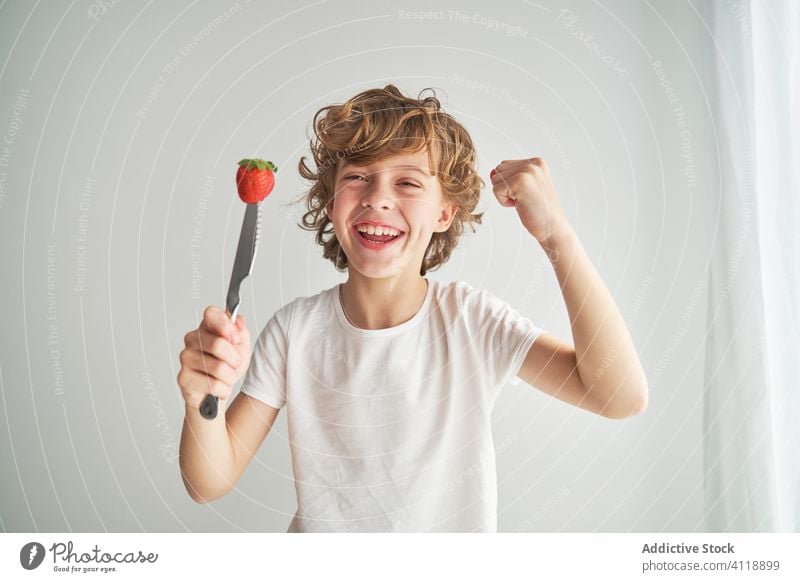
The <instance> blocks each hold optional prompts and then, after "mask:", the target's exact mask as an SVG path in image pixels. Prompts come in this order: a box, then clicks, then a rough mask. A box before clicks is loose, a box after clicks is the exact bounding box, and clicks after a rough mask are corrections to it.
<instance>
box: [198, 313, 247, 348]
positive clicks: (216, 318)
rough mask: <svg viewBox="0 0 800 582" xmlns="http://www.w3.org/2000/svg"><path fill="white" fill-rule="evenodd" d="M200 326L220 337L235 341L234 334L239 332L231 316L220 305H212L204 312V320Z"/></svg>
mask: <svg viewBox="0 0 800 582" xmlns="http://www.w3.org/2000/svg"><path fill="white" fill-rule="evenodd" d="M200 327H202V328H204V329H206V330H208V331H210V332H211V333H213V334H215V335H218V336H220V337H224V338H227V339H228V340H229V341H233V335H234V334H235V333H238V332H237V331H236V326H235V325H233V322H232V321H231V318H230V316H229V315H228V314H227V313H226V312H225V311H223V310H222V309H221V308H220V307H217V306H215V305H211V306H209V307H207V308H206V310H205V311H204V312H203V322H202V323H201V324H200Z"/></svg>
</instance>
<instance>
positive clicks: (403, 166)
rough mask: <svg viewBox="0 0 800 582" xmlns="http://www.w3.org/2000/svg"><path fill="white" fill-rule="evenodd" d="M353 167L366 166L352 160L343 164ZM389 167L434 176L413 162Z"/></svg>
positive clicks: (343, 167) (345, 166) (344, 167)
mask: <svg viewBox="0 0 800 582" xmlns="http://www.w3.org/2000/svg"><path fill="white" fill-rule="evenodd" d="M351 167H361V168H363V167H364V166H356V164H353V163H352V162H346V163H345V164H344V165H342V169H346V168H351ZM388 169H389V170H412V171H415V172H419V173H420V174H423V175H425V176H433V173H432V172H426V171H425V170H424V169H422V168H420V167H419V166H414V165H412V164H401V165H399V166H391V167H390V168H388Z"/></svg>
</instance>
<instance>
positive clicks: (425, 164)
mask: <svg viewBox="0 0 800 582" xmlns="http://www.w3.org/2000/svg"><path fill="white" fill-rule="evenodd" d="M340 168H341V169H346V168H369V169H370V170H375V171H378V170H389V169H413V168H418V169H420V170H422V171H423V172H424V173H425V174H426V175H428V176H433V172H431V168H430V163H429V160H428V152H427V150H422V151H418V152H414V153H404V154H397V155H394V156H389V157H387V158H384V159H382V160H376V161H374V162H371V163H368V164H356V163H354V162H353V161H351V160H348V159H344V160H342V164H341V166H340Z"/></svg>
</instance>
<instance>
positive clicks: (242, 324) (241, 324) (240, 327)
mask: <svg viewBox="0 0 800 582" xmlns="http://www.w3.org/2000/svg"><path fill="white" fill-rule="evenodd" d="M245 327H247V325H246V324H245V322H244V315H237V316H236V329H238V330H239V331H242V330H243V329H244V328H245Z"/></svg>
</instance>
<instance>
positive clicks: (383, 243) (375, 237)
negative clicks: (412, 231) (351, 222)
mask: <svg viewBox="0 0 800 582" xmlns="http://www.w3.org/2000/svg"><path fill="white" fill-rule="evenodd" d="M353 230H354V231H355V234H356V236H357V238H358V239H359V240H360V241H361V242H362V243H363V244H364V245H365V246H366V247H367V248H370V249H374V250H378V249H382V248H385V247H388V246H391V245H392V244H393V243H394V242H396V241H398V240H399V239H401V238H403V236H405V233H404V232H403V231H401V230H397V229H387V228H381V227H377V228H376V227H373V226H367V225H364V224H358V225H355V226H353Z"/></svg>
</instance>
